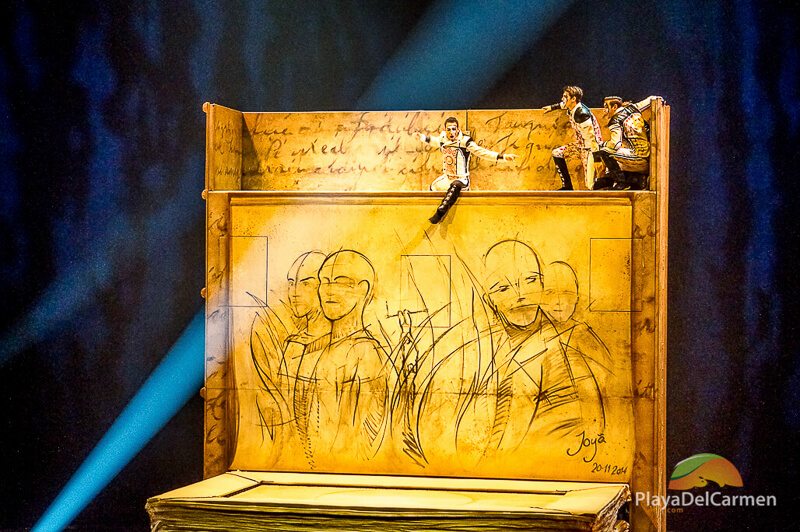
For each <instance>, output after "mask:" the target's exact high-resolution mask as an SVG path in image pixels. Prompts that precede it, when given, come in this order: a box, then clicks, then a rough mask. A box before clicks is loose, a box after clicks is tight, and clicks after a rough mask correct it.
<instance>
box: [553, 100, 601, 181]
mask: <svg viewBox="0 0 800 532" xmlns="http://www.w3.org/2000/svg"><path fill="white" fill-rule="evenodd" d="M582 99H583V89H581V88H580V87H576V86H574V85H567V86H566V87H564V92H563V93H562V95H561V101H560V102H559V103H555V104H553V105H548V106H546V107H543V109H544V110H545V111H554V110H556V109H566V110H567V112H568V114H569V122H570V124H571V125H572V129H574V130H575V142H572V143H570V144H566V145H564V146H559V147H558V148H555V149H554V150H553V162H554V163H555V165H556V172H558V176H559V177H560V178H561V188H560V189H559V190H574V189H573V188H572V179H571V178H570V176H569V169H568V168H567V161H566V159H580V161H581V164H582V165H583V170H584V173H585V179H586V187H587V188H588V189H589V190H592V188H593V187H594V155H593V153H594V152H596V151H597V150H598V148H599V144H600V142H601V141H602V136H601V133H600V125H599V124H598V123H597V119H596V118H595V117H594V115H593V114H592V111H591V110H590V109H589V108H588V107H587V106H586V104H584V103H582V102H581V100H582Z"/></svg>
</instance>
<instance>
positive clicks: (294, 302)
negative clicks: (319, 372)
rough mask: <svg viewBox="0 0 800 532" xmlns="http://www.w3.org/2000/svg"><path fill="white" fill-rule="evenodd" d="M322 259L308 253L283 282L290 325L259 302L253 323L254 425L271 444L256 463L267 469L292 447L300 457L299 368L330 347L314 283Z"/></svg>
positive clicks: (328, 329) (326, 327) (285, 317)
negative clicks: (296, 401)
mask: <svg viewBox="0 0 800 532" xmlns="http://www.w3.org/2000/svg"><path fill="white" fill-rule="evenodd" d="M325 257H326V255H325V254H324V253H321V252H319V251H309V252H306V253H303V254H302V255H300V256H299V257H297V259H296V260H295V261H294V263H293V264H292V266H291V267H290V269H289V272H288V273H287V276H286V280H287V283H288V290H287V301H288V309H289V310H290V311H291V315H292V316H293V318H294V319H293V320H292V318H290V317H289V316H284V318H283V320H282V319H281V318H280V317H279V315H278V314H277V313H276V312H275V310H274V309H272V308H270V307H268V306H267V305H266V302H264V301H261V300H258V299H257V302H258V303H259V305H261V306H262V310H261V311H259V312H258V313H257V316H256V320H255V321H254V323H253V327H252V330H251V338H250V347H251V356H252V360H253V365H254V367H255V370H256V374H257V375H258V377H259V379H260V381H261V389H260V391H258V392H257V393H256V396H255V397H256V399H255V400H256V405H255V406H256V411H257V412H258V416H259V421H258V424H259V425H260V426H261V430H262V441H263V442H265V443H266V442H268V441H269V442H270V443H271V445H266V446H264V447H263V448H262V449H261V450H260V452H262V453H263V452H266V453H267V454H262V455H261V457H260V459H261V460H262V461H263V462H264V464H265V465H268V464H270V463H272V462H274V460H276V459H277V458H279V457H280V456H281V455H283V456H286V455H287V454H289V453H288V451H289V447H290V446H293V447H294V448H293V449H292V450H293V452H294V453H295V454H299V453H300V448H299V441H298V439H297V438H295V429H296V425H297V423H296V419H297V414H298V412H297V408H296V406H297V405H295V404H294V403H293V399H294V389H295V382H296V379H297V377H298V366H299V363H300V360H302V358H303V356H305V355H308V356H309V357H313V353H314V352H318V351H319V350H320V349H322V347H324V346H325V345H327V343H328V341H329V338H328V336H329V333H330V322H329V321H328V320H327V319H326V318H325V316H324V315H323V314H322V306H321V305H320V302H319V293H318V292H319V290H318V289H319V279H318V277H317V272H318V271H319V268H320V266H321V265H322V263H323V261H324V260H325ZM289 331H293V333H290V332H289ZM254 452H259V451H254Z"/></svg>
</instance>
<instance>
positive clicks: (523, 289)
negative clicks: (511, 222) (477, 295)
mask: <svg viewBox="0 0 800 532" xmlns="http://www.w3.org/2000/svg"><path fill="white" fill-rule="evenodd" d="M486 266H487V274H488V275H487V279H486V284H487V287H488V294H487V296H488V298H489V301H490V302H491V304H492V306H493V307H494V308H495V310H496V312H497V313H498V314H501V315H502V316H503V317H504V318H505V320H506V321H508V322H509V323H510V324H512V325H516V326H518V327H525V326H528V325H530V324H532V323H533V322H534V321H535V320H536V317H537V314H538V312H539V304H540V303H541V299H542V291H543V284H542V274H541V268H540V267H539V260H538V258H537V257H536V253H535V252H534V251H533V250H532V249H531V248H530V247H528V246H527V245H526V244H523V243H522V242H519V241H515V240H511V241H505V242H501V243H499V244H496V245H495V246H494V247H492V248H491V249H490V250H489V252H488V253H487V255H486Z"/></svg>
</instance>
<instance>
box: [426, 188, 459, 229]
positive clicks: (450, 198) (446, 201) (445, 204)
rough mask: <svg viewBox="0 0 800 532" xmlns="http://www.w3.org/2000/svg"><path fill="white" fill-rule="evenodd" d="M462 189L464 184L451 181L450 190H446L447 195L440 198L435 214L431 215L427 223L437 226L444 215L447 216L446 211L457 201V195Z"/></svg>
mask: <svg viewBox="0 0 800 532" xmlns="http://www.w3.org/2000/svg"><path fill="white" fill-rule="evenodd" d="M462 188H464V183H462V182H461V181H458V180H456V181H453V182H452V183H450V188H448V189H447V193H446V194H445V195H444V198H442V202H441V203H440V204H439V207H437V209H436V212H435V213H433V216H431V217H430V218H428V221H429V222H430V223H432V224H438V223H439V222H441V221H442V218H444V215H445V214H447V211H449V210H450V207H452V206H453V204H454V203H455V202H456V200H457V199H458V195H459V194H461V189H462Z"/></svg>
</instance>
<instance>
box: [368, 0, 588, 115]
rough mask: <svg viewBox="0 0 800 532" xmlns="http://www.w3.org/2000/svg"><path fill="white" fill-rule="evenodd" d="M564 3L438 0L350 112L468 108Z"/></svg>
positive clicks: (561, 0)
mask: <svg viewBox="0 0 800 532" xmlns="http://www.w3.org/2000/svg"><path fill="white" fill-rule="evenodd" d="M572 2H573V0H541V1H538V2H530V1H526V0H514V1H506V2H464V1H461V0H441V1H439V2H437V3H436V4H434V5H433V6H432V7H431V8H430V9H428V11H427V12H426V13H425V15H423V17H422V19H421V20H420V22H419V23H418V24H417V26H416V27H415V28H414V30H413V31H412V32H411V35H410V36H409V37H408V38H407V39H406V41H405V42H404V43H403V45H402V46H401V47H400V49H399V50H398V51H397V53H395V55H394V56H393V57H392V58H391V59H390V60H389V62H388V63H387V64H386V66H385V67H384V68H383V70H382V71H381V72H380V73H379V74H378V76H377V77H376V79H375V81H373V83H372V85H371V86H370V87H369V88H368V89H367V91H366V92H365V93H364V94H363V95H362V97H361V98H360V99H359V101H358V103H357V107H358V108H359V109H364V110H372V109H397V108H398V106H401V107H402V108H403V109H451V108H455V107H468V106H469V104H471V103H473V102H476V101H478V100H480V98H481V96H482V95H483V94H485V93H486V91H488V90H489V89H490V88H491V87H492V85H493V84H494V83H495V81H496V80H497V79H498V78H499V77H500V76H501V75H502V74H503V73H504V72H506V71H507V70H508V69H509V68H510V67H511V66H513V65H514V64H515V63H516V62H517V61H519V59H520V58H521V57H522V55H523V54H524V53H525V51H526V50H528V49H529V48H530V46H531V45H532V44H533V43H534V42H536V41H537V40H538V39H539V38H540V37H541V36H542V34H543V33H544V32H545V30H546V29H547V28H548V27H550V25H552V24H553V23H554V22H555V21H556V20H558V19H559V17H561V16H562V15H563V14H564V12H565V11H566V10H567V8H568V7H569V6H570V5H571V4H572Z"/></svg>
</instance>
